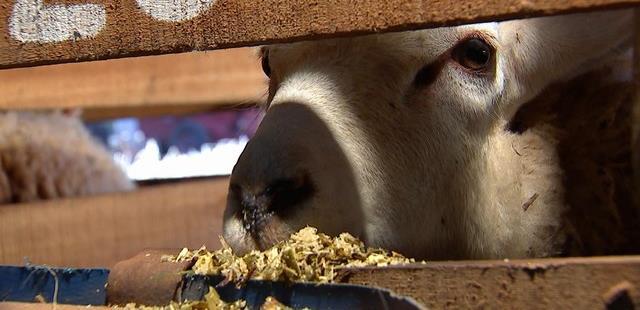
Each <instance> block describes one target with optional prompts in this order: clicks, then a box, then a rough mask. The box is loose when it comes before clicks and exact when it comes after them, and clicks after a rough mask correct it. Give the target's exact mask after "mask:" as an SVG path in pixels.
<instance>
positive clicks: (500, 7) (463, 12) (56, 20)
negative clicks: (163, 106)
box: [0, 0, 640, 68]
mask: <svg viewBox="0 0 640 310" xmlns="http://www.w3.org/2000/svg"><path fill="white" fill-rule="evenodd" d="M638 3H640V0H570V1H557V0H528V1H522V0H493V1H480V0H458V1H443V0H411V1H404V0H392V1H344V0H331V1H306V0H286V1H281V0H266V1H252V0H235V1H229V0H220V1H214V0H201V1H173V2H163V3H162V4H157V3H156V2H154V1H150V0H136V1H105V0H91V1H89V0H46V1H45V0H15V1H5V2H3V3H2V4H0V20H1V21H2V22H0V68H10V67H21V66H32V65H38V64H50V63H60V62H71V61H81V60H92V59H107V58H117V57H126V56H138V55H150V54H164V53H176V52H184V51H193V50H207V49H217V48H229V47H237V46H248V45H257V44H266V43H273V42H288V41H294V40H302V39H311V38H314V39H315V38H324V37H331V36H336V35H346V34H354V33H360V34H363V33H372V32H377V31H391V30H404V29H416V28H422V27H435V26H441V25H454V24H461V23H470V22H478V21H488V20H502V19H509V18H516V17H529V16H539V15H549V14H560V13H568V12H578V11H584V10H593V9H605V8H617V7H624V6H629V5H635V4H638Z"/></svg>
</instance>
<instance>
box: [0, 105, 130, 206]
mask: <svg viewBox="0 0 640 310" xmlns="http://www.w3.org/2000/svg"><path fill="white" fill-rule="evenodd" d="M134 188H135V185H134V183H133V182H132V181H131V180H130V179H128V178H127V176H126V175H125V173H124V172H123V171H122V169H121V168H120V167H119V166H118V165H117V164H116V163H115V162H114V161H113V159H112V157H111V154H109V152H108V151H107V150H106V149H105V148H104V146H103V145H101V144H100V143H99V142H98V141H96V140H95V139H94V138H93V137H92V136H91V135H90V133H89V131H88V130H87V129H86V128H85V127H84V126H83V124H82V122H81V120H80V118H79V117H77V115H67V114H64V113H60V112H52V113H48V112H47V113H35V112H14V111H10V112H2V113H0V203H21V202H30V201H37V200H45V199H56V198H65V197H77V196H87V195H94V194H103V193H111V192H120V191H130V190H133V189H134Z"/></svg>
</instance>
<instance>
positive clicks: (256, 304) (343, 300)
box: [181, 275, 423, 310]
mask: <svg viewBox="0 0 640 310" xmlns="http://www.w3.org/2000/svg"><path fill="white" fill-rule="evenodd" d="M209 287H215V289H216V291H217V292H218V294H219V295H220V298H222V300H224V301H226V302H232V301H235V300H238V299H243V300H245V301H246V302H247V306H248V307H249V308H250V309H260V306H261V305H262V304H263V303H264V301H265V299H266V298H267V297H269V296H272V297H275V298H276V299H277V300H278V301H279V302H282V303H283V304H285V305H287V306H289V307H293V308H294V309H302V308H310V309H394V310H395V309H399V310H415V309H423V307H422V306H420V305H419V304H418V303H417V302H416V301H414V300H413V299H411V298H408V297H403V296H398V295H395V294H392V293H391V292H390V291H388V290H384V289H380V288H373V287H367V286H362V285H352V284H318V283H285V282H270V281H254V280H251V281H248V282H247V283H246V285H244V286H243V287H241V288H237V287H236V286H235V285H234V284H227V285H222V278H221V277H203V276H196V275H187V276H185V278H184V281H183V285H182V290H181V292H182V294H181V300H182V301H185V300H202V299H203V298H204V295H205V294H206V293H208V292H209Z"/></svg>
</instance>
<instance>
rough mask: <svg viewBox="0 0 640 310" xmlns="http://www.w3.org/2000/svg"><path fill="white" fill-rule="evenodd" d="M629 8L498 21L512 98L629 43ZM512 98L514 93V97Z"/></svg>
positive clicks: (587, 65) (591, 64) (525, 96)
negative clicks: (499, 22)
mask: <svg viewBox="0 0 640 310" xmlns="http://www.w3.org/2000/svg"><path fill="white" fill-rule="evenodd" d="M633 26H634V23H633V10H615V11H600V12H594V13H581V14H572V15H561V16H553V17H542V18H531V19H523V20H514V21H508V22H503V23H501V24H500V28H499V37H500V41H501V42H502V45H503V50H502V51H503V53H504V55H502V56H503V59H504V63H503V66H504V72H505V78H506V80H507V81H512V82H511V83H510V87H511V88H512V89H510V91H511V93H512V94H513V95H514V96H515V98H518V99H521V102H522V100H523V101H528V100H529V99H531V98H532V97H533V96H535V95H537V94H538V93H539V92H540V91H541V90H542V89H544V88H545V87H546V86H548V85H549V84H550V83H553V82H557V81H560V80H567V79H571V78H573V77H575V76H577V75H579V74H581V73H584V72H587V71H589V70H592V69H595V68H597V67H598V66H602V65H603V60H604V59H605V58H606V57H607V56H610V55H611V54H612V53H613V52H614V51H615V50H617V49H620V48H622V47H625V46H628V47H630V43H631V40H632V35H633V29H634V28H633ZM515 98H514V99H515Z"/></svg>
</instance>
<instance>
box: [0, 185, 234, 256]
mask: <svg viewBox="0 0 640 310" xmlns="http://www.w3.org/2000/svg"><path fill="white" fill-rule="evenodd" d="M227 184H228V179H227V178H220V179H209V180H199V181H186V182H182V183H173V184H163V185H156V186H151V187H145V188H141V189H139V190H137V191H135V192H131V193H121V194H109V195H101V196H93V197H83V198H74V199H65V200H53V201H45V202H38V203H29V204H22V205H8V206H0V265H22V264H24V262H25V261H24V258H27V259H28V260H29V261H30V262H32V263H34V264H45V265H50V266H63V267H108V268H109V267H111V266H113V265H114V264H115V263H116V262H118V261H120V260H123V259H126V258H129V257H131V256H133V255H134V254H137V253H139V252H141V251H143V250H144V249H147V248H181V247H190V248H198V247H200V246H202V245H207V246H208V247H211V248H217V247H218V246H219V239H218V236H219V235H221V233H222V214H223V210H224V206H225V202H226V193H227Z"/></svg>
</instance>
